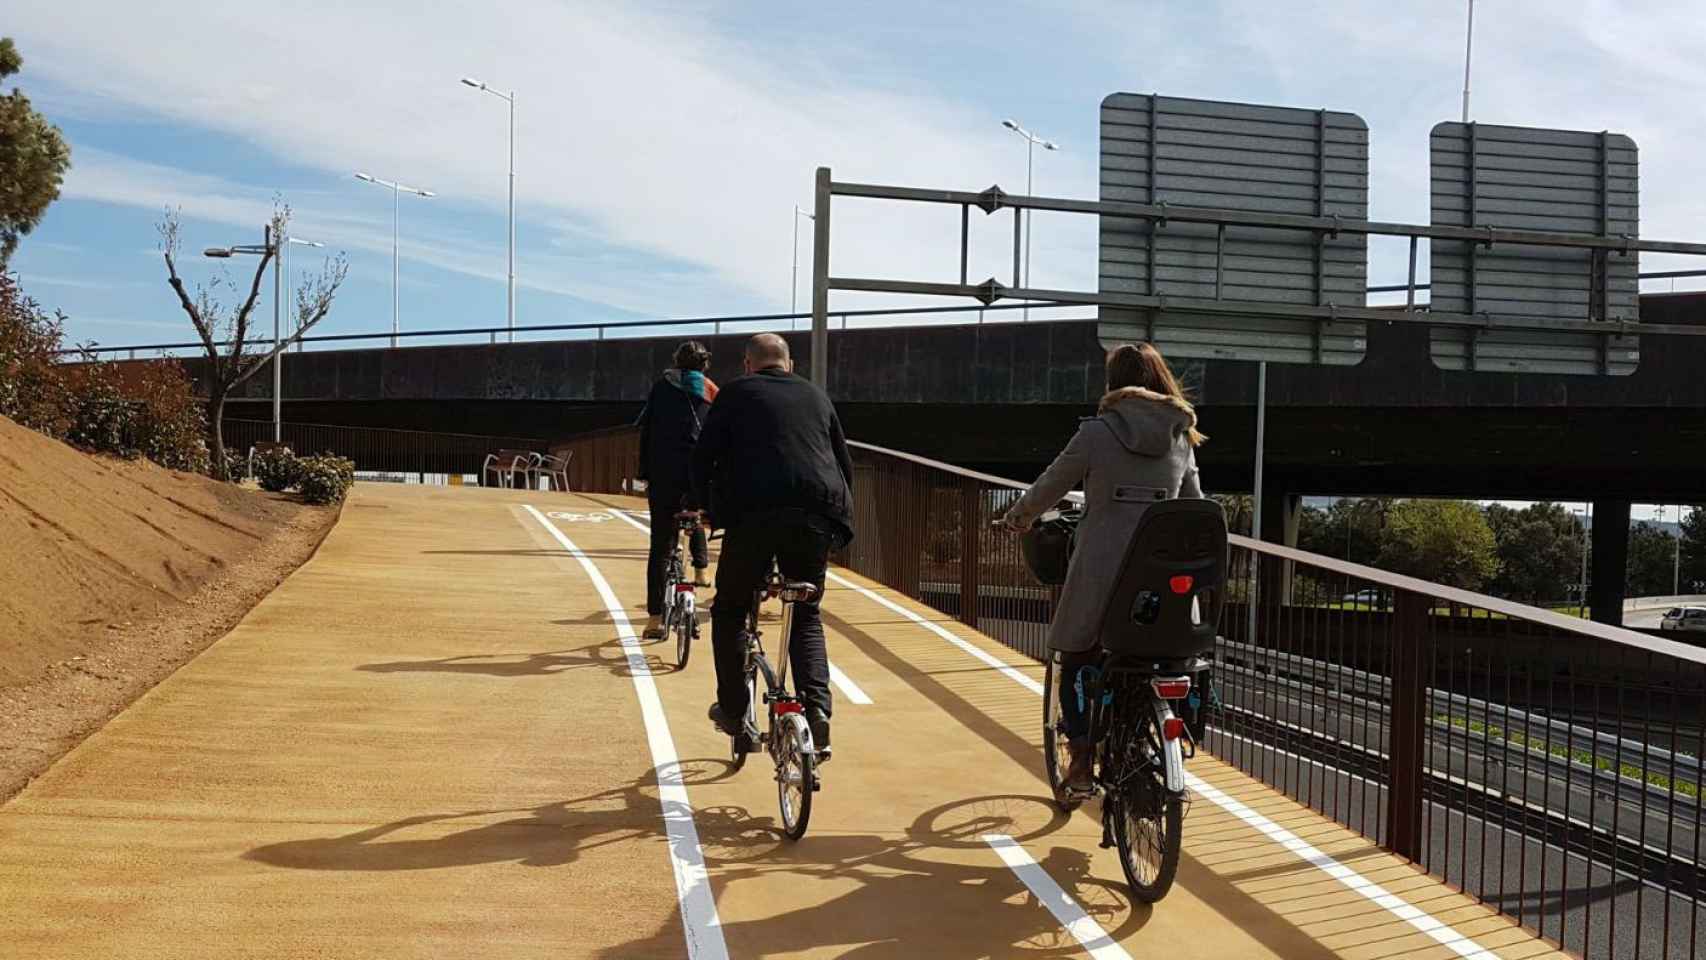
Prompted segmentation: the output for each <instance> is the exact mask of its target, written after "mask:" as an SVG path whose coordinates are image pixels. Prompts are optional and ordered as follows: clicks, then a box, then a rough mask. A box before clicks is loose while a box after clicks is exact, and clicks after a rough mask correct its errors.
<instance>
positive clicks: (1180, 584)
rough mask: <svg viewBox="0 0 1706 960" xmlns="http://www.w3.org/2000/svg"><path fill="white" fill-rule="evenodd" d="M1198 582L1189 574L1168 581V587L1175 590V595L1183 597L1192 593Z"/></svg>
mask: <svg viewBox="0 0 1706 960" xmlns="http://www.w3.org/2000/svg"><path fill="white" fill-rule="evenodd" d="M1196 582H1197V581H1196V578H1195V577H1192V576H1190V575H1189V574H1186V575H1184V576H1178V577H1174V578H1173V579H1171V580H1168V581H1167V585H1168V586H1170V587H1172V588H1173V592H1174V593H1177V594H1181V595H1182V594H1186V593H1190V592H1191V587H1192V586H1193V585H1195V583H1196Z"/></svg>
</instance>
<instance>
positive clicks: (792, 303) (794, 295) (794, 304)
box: [788, 203, 817, 330]
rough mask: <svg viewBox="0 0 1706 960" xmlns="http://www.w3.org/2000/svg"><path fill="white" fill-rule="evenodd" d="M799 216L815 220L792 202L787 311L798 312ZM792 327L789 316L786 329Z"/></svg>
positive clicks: (791, 319) (792, 322) (792, 321)
mask: <svg viewBox="0 0 1706 960" xmlns="http://www.w3.org/2000/svg"><path fill="white" fill-rule="evenodd" d="M801 217H805V218H806V219H807V220H816V219H817V217H814V216H812V215H811V214H809V213H807V212H805V211H804V210H801V209H800V205H799V204H797V203H796V204H794V273H793V284H792V285H791V286H790V287H789V288H788V312H789V313H799V312H800V218H801ZM793 328H794V320H793V318H792V317H790V318H789V319H788V329H790V330H792V329H793Z"/></svg>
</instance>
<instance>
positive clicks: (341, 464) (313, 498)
mask: <svg viewBox="0 0 1706 960" xmlns="http://www.w3.org/2000/svg"><path fill="white" fill-rule="evenodd" d="M297 463H298V465H299V467H300V473H299V474H298V477H297V483H296V485H297V489H298V490H300V491H301V492H302V501H303V502H304V503H338V502H340V501H342V500H343V498H344V496H345V495H347V494H348V493H349V489H350V487H352V486H354V485H355V461H353V460H350V459H348V458H346V457H339V456H334V455H333V454H330V453H323V454H321V455H320V456H317V457H302V458H301V459H299V460H298V461H297Z"/></svg>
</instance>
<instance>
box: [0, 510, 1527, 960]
mask: <svg viewBox="0 0 1706 960" xmlns="http://www.w3.org/2000/svg"><path fill="white" fill-rule="evenodd" d="M641 506H642V505H641V504H639V503H637V502H634V501H621V500H618V499H617V498H611V497H586V496H578V495H564V494H545V493H529V492H522V491H491V490H467V489H456V488H446V489H434V488H421V487H401V486H385V485H368V484H361V485H358V486H357V488H356V491H355V492H354V494H353V495H352V497H351V500H350V502H349V504H348V505H347V506H346V507H345V510H344V514H343V519H342V520H341V521H340V522H339V524H338V527H337V528H336V529H335V530H333V532H332V534H331V536H330V537H328V539H327V540H326V542H325V544H324V545H323V546H322V548H321V550H320V552H319V553H318V554H317V555H316V556H315V558H314V559H313V560H311V561H310V562H309V563H308V564H307V565H306V566H304V567H303V568H302V569H301V570H299V571H298V572H297V573H296V574H295V575H294V576H292V577H291V578H290V579H289V580H288V581H286V583H285V584H283V585H282V586H281V587H280V588H279V589H278V590H277V591H276V592H274V593H273V594H272V595H271V596H270V597H268V598H267V599H266V600H265V601H263V602H262V603H261V604H260V605H259V606H257V607H256V608H255V610H254V611H252V612H251V613H250V615H249V616H248V617H246V618H245V619H244V620H243V622H242V623H241V624H240V625H239V626H238V627H237V628H236V629H235V630H234V631H232V633H231V634H230V635H229V636H227V637H226V638H224V639H223V640H221V641H220V642H219V643H217V644H216V645H214V646H213V647H212V648H210V649H209V650H208V651H207V652H206V653H204V654H203V655H202V656H200V657H198V658H197V659H196V660H194V661H192V662H191V663H190V664H188V665H186V666H185V667H184V668H183V669H181V670H179V671H178V672H177V673H176V674H175V675H174V676H172V677H171V678H170V679H168V680H167V681H166V682H165V683H163V684H161V685H160V686H159V687H158V688H156V689H155V690H154V691H153V692H151V693H150V694H149V695H147V696H146V697H144V698H143V699H142V700H140V701H138V702H137V703H136V704H135V705H133V706H132V707H131V708H130V709H129V710H127V711H125V712H124V713H123V714H121V715H120V716H119V717H117V718H116V719H114V720H113V721H112V722H111V723H110V724H108V725H107V727H106V728H105V729H103V730H102V731H100V732H99V733H97V734H95V735H94V736H92V737H91V738H90V739H89V740H88V741H87V742H85V743H84V744H83V745H82V746H80V747H79V748H77V749H76V750H75V751H73V752H72V753H71V754H69V755H68V756H67V757H65V758H64V759H63V760H61V761H60V762H59V763H58V764H57V765H55V766H54V767H53V768H52V769H51V770H50V771H48V773H47V774H45V775H44V776H43V777H42V778H41V779H39V780H38V781H36V782H35V783H34V784H32V785H31V786H30V787H29V788H27V789H26V790H25V791H24V792H23V793H22V794H20V795H19V796H18V797H16V798H15V799H14V800H12V801H11V802H10V803H8V804H6V805H5V806H4V807H0V956H3V957H30V958H45V957H88V958H96V957H100V958H106V957H126V958H128V957H340V958H342V957H612V958H625V957H682V956H694V957H696V958H717V957H723V956H729V957H737V958H744V957H779V956H825V957H828V956H851V957H860V958H890V957H894V958H899V957H1009V956H1011V957H1052V956H1084V955H1094V956H1096V957H1103V958H1106V957H1147V956H1166V957H1169V958H1170V960H1191V958H1197V957H1204V958H1207V957H1213V958H1217V960H1224V958H1244V957H1251V958H1264V957H1285V958H1305V957H1309V958H1314V957H1344V958H1364V960H1373V958H1388V957H1458V956H1466V957H1494V956H1497V957H1505V958H1518V957H1538V956H1545V955H1549V953H1550V951H1549V950H1548V949H1547V948H1546V947H1545V945H1544V944H1541V943H1539V942H1537V941H1535V940H1533V939H1532V938H1531V937H1529V936H1528V935H1526V934H1525V933H1523V932H1522V931H1521V930H1519V929H1517V928H1515V927H1513V926H1512V925H1511V924H1509V923H1508V922H1506V921H1505V920H1503V919H1501V918H1499V917H1497V916H1495V915H1493V914H1491V913H1490V912H1489V911H1487V910H1486V909H1484V908H1481V907H1478V906H1476V905H1474V904H1472V903H1471V902H1470V901H1469V900H1468V899H1466V898H1464V897H1462V896H1460V895H1457V894H1454V893H1452V892H1450V891H1448V890H1446V889H1445V888H1443V887H1442V886H1440V885H1438V884H1436V883H1434V882H1433V881H1431V880H1429V879H1428V878H1426V877H1425V876H1422V875H1420V874H1419V873H1417V872H1416V871H1415V870H1414V869H1412V868H1411V867H1409V866H1407V865H1405V864H1403V863H1400V862H1398V861H1396V860H1395V859H1394V858H1392V857H1390V856H1388V855H1386V854H1384V853H1382V852H1380V851H1379V850H1377V849H1374V848H1373V847H1372V846H1371V845H1370V844H1369V843H1368V842H1367V841H1365V840H1362V839H1360V838H1357V837H1355V836H1354V835H1352V834H1350V833H1348V832H1347V831H1344V830H1342V829H1341V828H1339V827H1337V826H1335V825H1333V824H1331V823H1329V822H1328V821H1326V820H1324V819H1322V818H1320V817H1318V816H1316V815H1315V814H1313V813H1311V812H1309V811H1307V810H1304V809H1303V808H1301V807H1299V806H1297V805H1296V804H1293V803H1291V802H1290V801H1288V800H1285V799H1284V798H1282V797H1279V796H1278V795H1276V794H1274V793H1273V792H1271V791H1269V790H1267V789H1265V788H1263V787H1261V786H1259V785H1257V784H1255V783H1253V782H1251V781H1249V780H1247V779H1245V778H1243V777H1242V776H1240V775H1239V774H1237V773H1236V772H1234V771H1232V770H1230V769H1228V768H1226V767H1224V766H1222V765H1220V764H1217V763H1216V762H1214V761H1213V760H1212V759H1209V758H1207V757H1199V758H1198V759H1197V760H1195V761H1193V762H1192V765H1191V770H1192V773H1193V774H1194V775H1195V777H1197V778H1198V779H1197V780H1196V781H1195V783H1193V789H1194V791H1195V795H1196V797H1197V799H1196V800H1195V802H1194V803H1193V805H1192V807H1191V810H1190V813H1189V815H1188V817H1187V818H1186V826H1185V856H1184V859H1183V862H1182V865H1181V868H1180V873H1179V881H1178V884H1177V886H1176V887H1175V888H1174V890H1173V892H1172V893H1171V895H1169V896H1168V898H1167V899H1166V900H1164V901H1163V902H1162V903H1160V904H1159V905H1157V906H1155V907H1154V908H1149V907H1145V906H1141V905H1139V906H1134V905H1133V904H1132V903H1131V902H1130V901H1129V899H1128V898H1127V896H1126V894H1125V892H1124V883H1123V879H1122V877H1121V874H1120V869H1119V866H1118V862H1117V860H1116V858H1115V857H1114V855H1113V852H1112V851H1105V850H1100V849H1098V847H1097V841H1098V840H1099V839H1100V830H1099V827H1098V826H1097V823H1096V821H1095V819H1094V818H1093V816H1092V815H1091V813H1090V812H1089V811H1084V812H1080V813H1078V814H1076V815H1074V816H1071V817H1068V816H1064V815H1059V814H1056V813H1055V812H1054V811H1053V808H1052V806H1051V805H1050V804H1049V803H1048V801H1047V799H1046V788H1045V787H1044V785H1043V784H1042V781H1041V776H1040V772H1039V771H1040V767H1041V763H1040V755H1039V749H1040V748H1039V739H1040V736H1039V735H1040V728H1041V724H1040V713H1041V708H1040V699H1039V698H1038V696H1037V694H1036V692H1035V691H1036V687H1037V683H1038V680H1039V679H1040V669H1038V668H1037V667H1035V666H1034V665H1031V664H1028V663H1026V662H1025V661H1024V659H1023V658H1022V657H1019V656H1017V655H1015V654H1013V653H1012V652H1011V651H1007V650H1005V649H1004V648H1002V647H1001V646H999V645H998V644H995V643H993V642H992V641H989V640H987V639H986V638H983V637H981V636H979V635H978V634H976V633H975V632H974V631H971V630H967V629H965V628H964V627H963V626H961V625H958V624H954V623H951V622H949V621H946V620H945V618H942V617H941V616H940V615H937V614H934V613H932V612H931V611H929V610H927V609H926V608H923V607H920V606H918V605H916V604H913V603H911V602H910V601H907V600H905V599H904V598H900V597H898V596H895V595H893V594H892V593H889V592H887V591H884V590H881V589H878V588H876V587H875V586H874V585H873V584H870V583H868V582H866V581H864V580H862V579H860V578H857V577H854V576H852V575H850V574H846V573H845V572H838V578H837V579H834V580H832V582H831V584H830V589H829V591H828V595H827V597H826V599H825V611H826V617H825V619H826V623H827V625H828V627H829V633H830V639H829V642H830V650H831V657H832V660H833V661H834V664H835V666H836V668H837V671H838V689H837V697H838V701H837V712H836V718H835V746H836V757H835V759H834V761H833V762H831V763H830V764H828V765H827V766H826V767H825V769H824V781H825V784H824V789H823V791H822V792H821V793H819V794H818V795H817V798H816V799H817V803H816V809H815V811H814V813H813V816H812V822H811V829H810V832H809V834H808V835H807V836H806V838H805V839H804V840H803V841H801V842H799V843H797V844H791V843H788V842H786V841H784V840H782V839H780V837H779V835H778V833H777V823H776V797H775V789H774V783H773V781H772V780H771V778H770V768H769V766H768V764H767V763H766V762H765V760H764V758H762V757H755V758H753V760H752V761H751V762H749V763H748V765H747V767H746V769H744V770H742V771H740V772H739V773H731V772H730V770H729V769H728V766H727V764H726V762H725V757H726V753H727V740H726V738H723V737H721V736H719V735H717V734H716V733H715V732H714V731H712V730H711V729H710V726H709V724H708V723H707V721H706V720H705V716H704V711H705V707H706V705H707V704H708V703H709V702H710V700H711V698H712V689H713V681H712V671H711V663H710V657H709V653H710V643H709V641H710V636H709V634H710V631H709V628H708V626H707V628H706V630H705V633H704V637H703V639H702V641H701V643H700V646H699V648H698V649H697V650H696V651H695V655H694V659H693V661H692V662H691V663H690V664H689V666H688V668H687V669H686V670H685V671H681V672H676V671H673V669H672V667H671V666H670V661H671V660H672V659H673V645H672V644H670V645H664V644H645V645H642V644H640V643H638V642H637V641H636V640H635V639H633V632H634V630H635V628H636V627H637V625H638V622H639V621H640V620H641V619H642V618H643V615H644V611H643V609H642V601H643V597H644V583H645V547H646V537H645V534H644V525H645V524H646V523H647V522H648V521H647V518H646V517H645V516H644V514H643V513H637V514H636V513H629V512H627V511H628V510H630V509H633V508H639V507H641ZM630 619H632V621H633V623H632V624H630V622H629V621H630ZM774 626H775V624H774V623H773V622H771V624H770V627H771V628H773V627H774ZM859 701H868V702H859ZM1375 885H1378V886H1375Z"/></svg>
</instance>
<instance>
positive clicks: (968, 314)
mask: <svg viewBox="0 0 1706 960" xmlns="http://www.w3.org/2000/svg"><path fill="white" fill-rule="evenodd" d="M1015 310H1036V311H1039V312H1041V313H1042V314H1043V316H1042V317H1041V318H1040V319H1039V320H1037V321H1034V322H1039V323H1046V322H1057V321H1063V320H1086V319H1094V318H1093V317H1091V316H1090V315H1088V314H1086V313H1085V311H1084V309H1083V308H1082V307H1076V306H1075V305H1073V304H1060V303H1031V304H1024V303H1010V304H1001V305H999V306H969V307H968V306H951V307H896V308H889V309H886V310H837V311H834V312H833V313H832V314H831V317H832V319H833V320H835V321H839V324H836V325H835V328H836V329H837V330H847V329H853V330H858V329H860V328H861V327H864V326H867V325H875V321H879V320H882V319H883V318H905V319H913V320H917V319H921V318H925V317H933V318H937V319H940V320H942V321H944V322H945V323H956V322H957V323H960V324H981V323H984V322H985V321H989V322H995V321H997V320H999V321H1000V322H1003V323H1006V322H1016V319H1015V318H1016V316H1017V315H1015V314H1013V313H1012V311H1015ZM1063 310H1075V311H1076V312H1075V313H1074V314H1073V315H1071V316H1067V315H1062V314H1061V311H1063ZM811 318H812V315H811V314H809V313H752V314H734V315H728V316H712V317H676V318H670V319H662V320H612V321H604V322H596V323H540V324H531V325H527V326H519V327H515V328H514V329H511V328H509V327H449V328H444V329H436V330H404V331H402V332H400V333H397V332H392V331H390V330H376V331H372V332H369V333H329V334H315V335H313V336H305V337H302V338H301V341H300V343H301V344H318V345H325V346H331V347H337V346H340V345H345V344H352V345H360V344H362V343H364V342H367V341H384V342H385V343H392V342H394V341H398V340H401V341H403V342H404V343H403V345H404V346H412V345H415V344H417V343H418V344H421V345H423V346H425V345H432V346H436V345H439V344H438V343H437V342H436V341H441V340H445V339H456V338H468V337H474V338H486V339H487V340H488V341H489V342H490V343H494V344H495V343H497V342H499V338H500V337H507V336H509V335H510V334H515V333H519V334H522V335H523V336H536V335H538V334H582V335H584V336H583V338H588V339H595V340H604V339H620V338H624V337H648V336H657V337H661V336H666V335H675V334H680V335H682V336H695V337H703V336H707V335H709V336H719V335H721V334H723V333H742V334H748V333H761V332H766V331H768V332H783V331H791V330H794V329H795V328H796V327H797V326H798V325H799V324H800V322H801V321H808V322H809V321H810V320H811ZM849 323H851V327H850V326H849ZM725 328H728V329H725ZM511 339H513V337H511ZM429 340H431V341H435V342H434V343H431V344H427V343H425V342H424V341H429ZM246 342H247V343H248V344H249V349H250V350H251V351H254V350H260V349H262V348H266V347H271V346H272V340H271V339H267V338H255V339H252V340H249V341H246ZM476 342H478V341H477V340H476ZM215 346H217V347H218V348H219V349H220V350H226V349H228V348H229V347H230V346H231V341H229V340H221V341H219V342H217V343H216V344H215ZM301 349H302V347H301V345H300V344H299V345H298V347H297V350H301ZM206 350H207V347H206V345H205V344H203V343H202V342H201V341H199V340H186V341H175V342H171V343H136V344H124V345H120V346H113V347H103V346H100V345H98V344H96V345H93V346H89V347H76V348H73V349H69V350H61V351H59V353H60V355H61V356H72V355H78V356H83V355H87V356H90V357H97V358H98V357H109V358H111V359H127V360H136V359H146V358H148V357H150V356H154V355H159V356H176V355H178V353H179V352H181V351H189V352H190V355H191V356H197V357H199V356H203V355H204V354H205V352H206Z"/></svg>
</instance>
